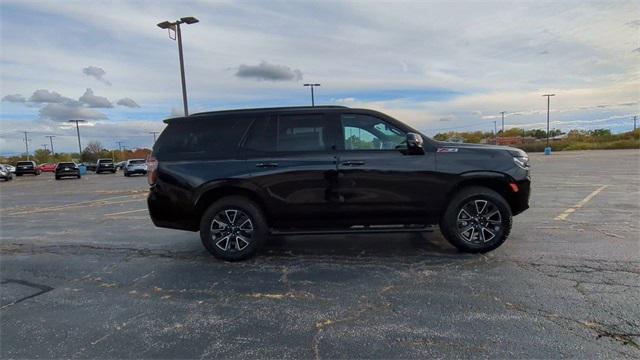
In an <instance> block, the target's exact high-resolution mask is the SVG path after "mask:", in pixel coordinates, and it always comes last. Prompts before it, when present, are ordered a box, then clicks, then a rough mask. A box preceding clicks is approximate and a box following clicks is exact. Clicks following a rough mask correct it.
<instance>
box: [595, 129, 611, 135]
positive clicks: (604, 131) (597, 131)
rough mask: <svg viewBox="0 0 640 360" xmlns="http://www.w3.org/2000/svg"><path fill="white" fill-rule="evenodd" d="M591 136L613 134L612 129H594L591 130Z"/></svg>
mask: <svg viewBox="0 0 640 360" xmlns="http://www.w3.org/2000/svg"><path fill="white" fill-rule="evenodd" d="M590 133H591V136H596V137H599V136H611V130H609V129H593V130H591V131H590Z"/></svg>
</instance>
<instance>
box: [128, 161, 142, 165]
mask: <svg viewBox="0 0 640 360" xmlns="http://www.w3.org/2000/svg"><path fill="white" fill-rule="evenodd" d="M145 162H146V161H145V160H129V164H131V165H135V164H144V163H145Z"/></svg>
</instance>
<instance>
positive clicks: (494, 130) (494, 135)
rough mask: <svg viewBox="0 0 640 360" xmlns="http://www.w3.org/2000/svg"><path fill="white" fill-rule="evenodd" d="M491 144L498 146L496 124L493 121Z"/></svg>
mask: <svg viewBox="0 0 640 360" xmlns="http://www.w3.org/2000/svg"><path fill="white" fill-rule="evenodd" d="M493 142H494V143H495V144H496V145H498V124H497V121H496V120H493Z"/></svg>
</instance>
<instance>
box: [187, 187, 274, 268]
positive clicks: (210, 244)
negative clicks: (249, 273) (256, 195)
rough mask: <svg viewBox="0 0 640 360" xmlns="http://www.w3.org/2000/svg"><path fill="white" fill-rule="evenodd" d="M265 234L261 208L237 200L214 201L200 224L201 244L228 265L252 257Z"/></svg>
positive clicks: (244, 200)
mask: <svg viewBox="0 0 640 360" xmlns="http://www.w3.org/2000/svg"><path fill="white" fill-rule="evenodd" d="M267 234H268V229H267V222H266V220H265V217H264V215H263V213H262V211H261V210H260V208H259V207H258V206H257V205H256V204H254V203H253V202H252V201H250V200H248V199H246V198H243V197H240V196H230V197H225V198H222V199H220V200H218V201H216V202H215V203H213V205H211V206H210V207H209V208H208V209H207V211H205V213H204V215H203V216H202V219H201V220H200V238H201V240H202V244H203V245H204V247H205V248H207V250H209V252H210V253H211V254H213V256H215V257H217V258H219V259H223V260H227V261H238V260H244V259H247V258H249V257H251V256H253V255H254V254H255V253H256V252H257V251H258V250H259V249H260V248H261V247H262V245H263V244H264V242H265V239H266V238H267Z"/></svg>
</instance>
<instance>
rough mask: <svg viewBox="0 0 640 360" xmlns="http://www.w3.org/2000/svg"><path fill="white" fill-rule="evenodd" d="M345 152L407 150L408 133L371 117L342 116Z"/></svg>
mask: <svg viewBox="0 0 640 360" xmlns="http://www.w3.org/2000/svg"><path fill="white" fill-rule="evenodd" d="M342 129H343V134H344V148H345V150H393V149H399V148H405V147H406V145H405V139H406V133H405V132H404V131H402V130H400V129H398V128H396V127H395V126H393V125H391V124H389V123H387V122H386V121H384V120H381V119H379V118H376V117H374V116H369V115H357V114H344V115H342Z"/></svg>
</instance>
